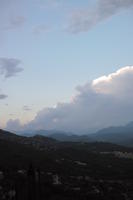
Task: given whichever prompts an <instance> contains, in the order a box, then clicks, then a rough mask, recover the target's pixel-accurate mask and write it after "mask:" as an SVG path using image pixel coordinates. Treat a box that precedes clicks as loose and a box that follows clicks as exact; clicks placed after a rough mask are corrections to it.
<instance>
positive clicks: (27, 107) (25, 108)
mask: <svg viewBox="0 0 133 200" xmlns="http://www.w3.org/2000/svg"><path fill="white" fill-rule="evenodd" d="M23 110H24V111H31V110H32V109H31V108H30V107H29V106H27V105H25V106H23Z"/></svg>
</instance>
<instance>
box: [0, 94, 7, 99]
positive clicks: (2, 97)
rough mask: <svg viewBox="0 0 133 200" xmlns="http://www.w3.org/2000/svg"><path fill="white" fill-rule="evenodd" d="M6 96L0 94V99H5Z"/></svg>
mask: <svg viewBox="0 0 133 200" xmlns="http://www.w3.org/2000/svg"><path fill="white" fill-rule="evenodd" d="M7 97H8V96H7V95H5V94H0V100H3V99H6V98H7Z"/></svg>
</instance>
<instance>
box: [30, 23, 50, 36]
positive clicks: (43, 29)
mask: <svg viewBox="0 0 133 200" xmlns="http://www.w3.org/2000/svg"><path fill="white" fill-rule="evenodd" d="M50 30H51V29H50V27H48V26H46V25H38V26H36V27H34V29H33V34H34V35H40V34H45V33H48V32H50Z"/></svg>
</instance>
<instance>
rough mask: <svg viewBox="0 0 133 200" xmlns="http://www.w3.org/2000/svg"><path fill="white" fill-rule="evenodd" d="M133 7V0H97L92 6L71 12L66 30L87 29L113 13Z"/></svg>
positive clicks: (79, 30) (78, 30) (76, 31)
mask: <svg viewBox="0 0 133 200" xmlns="http://www.w3.org/2000/svg"><path fill="white" fill-rule="evenodd" d="M131 7H133V0H97V3H96V4H95V6H94V7H92V8H90V7H88V8H85V9H82V10H78V11H76V12H73V13H72V16H71V18H70V24H69V27H68V30H69V31H70V32H72V33H78V32H82V31H88V30H90V29H91V28H93V27H94V26H95V25H97V24H98V23H100V22H102V21H104V20H106V19H108V18H110V17H112V16H113V15H115V14H117V13H119V12H121V11H122V10H127V9H129V8H131Z"/></svg>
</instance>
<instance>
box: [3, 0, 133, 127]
mask: <svg viewBox="0 0 133 200" xmlns="http://www.w3.org/2000/svg"><path fill="white" fill-rule="evenodd" d="M99 2H100V3H101V5H103V2H105V0H99V1H94V0H93V1H92V0H90V1H89V0H84V1H80V0H79V1H78V0H77V1H75V0H71V1H70V0H68V1H65V0H57V1H56V0H28V1H26V0H24V1H22V2H21V3H20V2H19V3H18V1H16V0H12V1H9V0H5V1H4V0H1V1H0V4H1V6H0V11H1V14H0V18H1V20H0V44H1V47H0V58H5V59H6V58H7V59H8V58H13V59H18V60H20V61H21V63H20V65H19V66H20V67H21V68H23V70H22V71H21V72H18V73H16V74H14V75H13V76H11V77H9V78H5V77H4V75H3V74H1V76H0V94H5V95H7V96H8V97H7V98H2V99H1V100H0V124H1V126H3V125H5V123H6V122H7V121H8V120H9V119H20V121H21V123H27V122H29V121H31V120H32V119H34V117H35V116H36V114H37V113H38V112H39V111H40V110H42V109H43V108H45V107H53V106H55V105H56V104H57V103H58V102H70V101H71V98H72V97H73V96H74V95H75V94H77V91H76V90H75V87H77V86H78V85H84V84H85V83H87V82H90V81H92V80H94V79H96V78H98V77H100V76H103V75H108V74H110V73H112V72H115V71H116V70H118V69H120V68H122V67H124V66H127V65H128V66H129V65H130V66H131V65H133V56H132V52H133V37H132V36H133V7H132V5H133V1H132V0H128V1H127V5H125V4H124V3H123V4H124V5H121V4H122V2H124V1H121V4H120V1H119V0H108V1H107V2H108V3H109V5H112V2H114V4H115V3H116V5H115V6H117V7H116V8H115V9H114V7H113V9H114V11H113V12H112V10H111V12H110V13H111V14H110V15H109V16H108V14H106V12H107V13H109V10H108V7H107V6H104V11H105V16H102V17H101V16H100V17H99V15H101V11H99V10H100V6H99V8H97V7H98V3H99ZM128 3H129V5H128ZM113 6H114V5H113ZM118 7H119V8H120V9H118ZM106 9H107V11H106ZM92 11H93V12H92ZM97 12H98V14H97ZM102 12H103V11H102ZM84 13H87V14H86V16H84ZM99 13H100V14H99ZM90 15H91V16H90ZM94 15H96V16H97V15H98V17H99V18H98V21H97V19H96V21H95V22H94V21H92V22H91V25H89V26H88V25H86V26H87V27H88V28H87V27H86V28H84V27H83V26H82V23H83V20H84V18H85V17H86V18H90V20H91V18H92V19H94V17H95V16H94ZM79 18H81V19H82V20H81V19H79ZM78 20H81V22H80V28H79V25H77V24H78V23H79V21H78ZM72 21H74V23H73V24H71V22H72ZM89 23H90V22H89ZM92 23H93V24H92ZM71 26H73V27H74V31H71ZM76 26H77V27H76ZM73 27H72V28H73ZM75 30H76V31H75ZM9 67H10V66H9ZM25 106H26V107H27V108H28V109H24V108H25Z"/></svg>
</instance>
